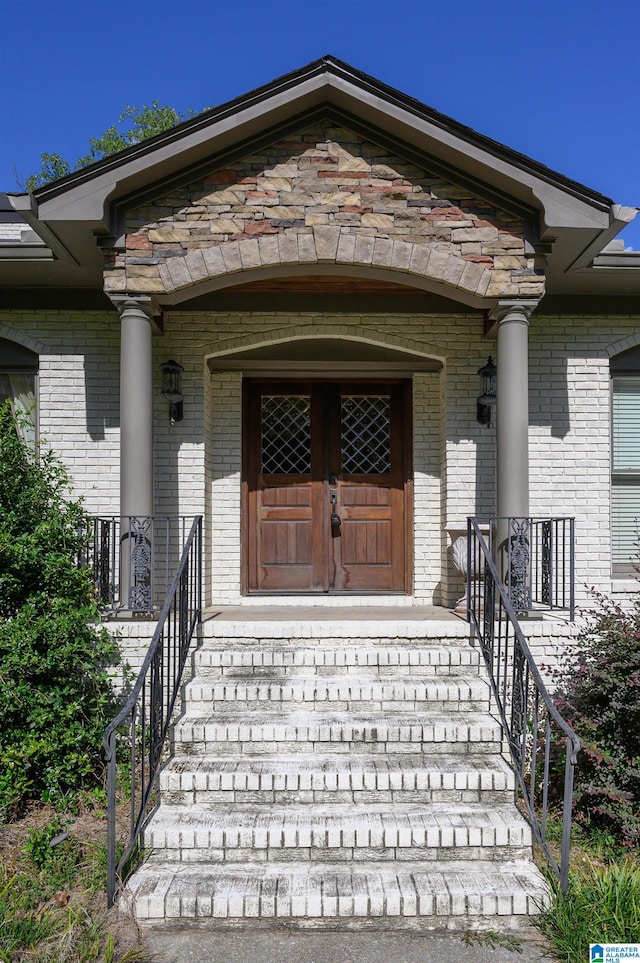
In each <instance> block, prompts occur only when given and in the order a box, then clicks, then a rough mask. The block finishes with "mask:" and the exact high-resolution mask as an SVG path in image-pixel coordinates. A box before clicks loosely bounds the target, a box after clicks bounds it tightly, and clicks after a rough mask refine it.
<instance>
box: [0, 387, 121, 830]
mask: <svg viewBox="0 0 640 963" xmlns="http://www.w3.org/2000/svg"><path fill="white" fill-rule="evenodd" d="M67 488H68V483H67V478H66V475H65V472H64V470H63V468H62V467H61V466H60V464H59V463H58V462H57V461H56V460H55V458H54V457H53V456H52V455H51V453H42V454H41V456H40V457H39V458H36V457H35V456H34V455H33V454H32V453H31V452H30V451H29V449H28V448H27V447H26V445H25V444H24V442H23V441H22V440H21V439H20V438H19V436H18V433H17V431H16V427H15V422H14V420H13V417H12V414H11V410H10V408H9V406H8V404H7V405H5V406H4V407H3V408H2V409H1V410H0V817H2V816H5V817H6V816H8V815H11V814H13V813H15V812H16V811H17V810H19V809H20V807H21V806H22V805H23V804H24V803H25V802H26V801H27V800H29V799H44V800H47V799H50V800H55V799H56V798H57V797H59V796H61V795H62V794H65V793H67V792H69V791H72V792H73V791H75V790H77V789H79V788H80V787H81V786H82V785H83V784H84V783H85V782H87V781H92V780H95V777H96V775H98V774H99V773H100V772H101V769H102V762H101V755H102V747H101V741H102V732H103V730H104V728H105V726H106V724H107V722H108V721H109V719H110V718H111V717H112V715H113V698H112V687H111V682H110V679H109V675H108V669H107V667H108V666H109V665H113V664H116V663H117V662H118V661H119V653H118V649H117V646H116V644H115V643H114V642H113V640H112V639H111V638H110V637H109V635H108V633H107V632H106V631H105V630H104V628H101V627H100V626H99V613H98V607H97V604H96V602H95V599H94V595H93V585H92V581H91V577H90V573H89V572H88V571H87V570H86V569H83V568H80V567H79V566H78V565H77V562H76V559H77V557H78V553H79V551H80V549H81V547H82V543H83V536H82V529H83V526H82V520H83V514H82V508H81V505H80V504H79V503H78V502H75V501H70V500H67V498H66V497H65V496H66V492H67Z"/></svg>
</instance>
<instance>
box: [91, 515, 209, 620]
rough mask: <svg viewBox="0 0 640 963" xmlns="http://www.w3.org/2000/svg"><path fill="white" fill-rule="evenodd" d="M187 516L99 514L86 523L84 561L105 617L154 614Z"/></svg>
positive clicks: (188, 522)
mask: <svg viewBox="0 0 640 963" xmlns="http://www.w3.org/2000/svg"><path fill="white" fill-rule="evenodd" d="M191 521H192V517H191V516H189V517H188V516H181V515H125V516H115V515H100V516H95V517H89V518H88V519H87V521H86V525H87V531H86V538H85V544H86V549H85V556H84V557H83V559H82V563H83V564H85V565H89V566H90V568H91V569H92V571H93V580H94V585H95V590H96V596H97V598H98V600H99V602H100V604H101V605H102V607H103V611H104V612H106V613H107V614H109V613H110V614H112V615H113V614H115V613H117V612H118V611H122V610H126V611H129V612H135V613H138V614H142V613H152V612H154V611H155V612H157V611H158V610H159V609H160V607H161V605H162V603H163V601H164V599H165V597H166V595H167V591H168V589H169V586H170V583H171V577H172V574H173V572H174V571H175V568H176V565H177V563H178V559H179V558H180V555H181V553H182V549H183V548H184V545H185V541H186V538H187V534H188V532H189V527H190V525H191Z"/></svg>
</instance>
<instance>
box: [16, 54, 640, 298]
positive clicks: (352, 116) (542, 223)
mask: <svg viewBox="0 0 640 963" xmlns="http://www.w3.org/2000/svg"><path fill="white" fill-rule="evenodd" d="M325 115H327V116H331V117H332V118H334V119H337V120H339V121H341V122H342V123H343V124H344V125H345V126H350V127H351V128H352V129H355V130H358V131H359V132H362V133H364V134H365V135H367V136H370V137H371V138H372V139H375V140H376V141H378V142H383V143H387V144H389V145H390V146H393V147H394V148H395V149H396V150H397V151H398V152H399V153H400V154H401V155H404V156H406V157H407V158H408V159H412V160H415V161H416V162H418V163H420V162H422V163H423V164H428V166H429V167H430V168H432V169H436V170H438V169H440V170H442V171H443V172H447V173H448V174H449V176H450V177H452V178H456V179H457V181H458V182H461V183H467V184H469V185H471V186H475V188H476V189H477V190H479V191H482V192H484V193H485V194H489V195H491V196H494V197H497V198H499V199H503V201H504V203H505V205H510V206H511V207H512V208H519V209H521V210H523V211H526V212H528V213H529V216H530V217H531V216H533V218H534V220H535V221H536V222H537V240H538V243H539V245H540V247H539V249H540V250H543V249H544V247H545V245H547V246H548V248H549V250H550V251H551V256H550V260H549V272H548V276H549V280H550V281H551V283H552V288H553V286H554V285H555V286H556V287H557V288H558V291H559V292H561V291H564V290H569V289H572V290H573V288H575V287H576V285H577V288H578V289H580V288H581V287H582V288H583V289H584V290H589V285H588V284H587V286H586V287H584V284H582V285H581V283H580V280H579V278H578V277H577V276H576V272H580V270H581V269H584V268H585V267H587V266H588V265H590V263H591V262H592V260H593V258H594V256H596V255H597V254H599V252H600V251H601V250H602V249H603V247H604V246H605V245H606V244H607V243H608V242H609V241H610V240H611V239H612V238H613V237H614V236H615V235H616V234H617V233H618V232H619V231H620V230H621V229H622V227H624V226H625V225H626V223H628V222H629V221H630V220H631V219H632V218H633V217H634V216H635V213H636V209H635V208H623V207H620V206H619V205H616V204H614V203H613V201H612V200H611V199H609V198H607V197H605V196H603V195H602V194H600V193H598V192H596V191H593V190H591V189H589V188H587V187H585V186H584V185H581V184H578V183H577V182H575V181H573V180H571V179H569V178H566V177H563V176H562V175H560V174H558V173H556V172H554V171H552V170H550V169H549V168H548V167H545V166H544V165H543V164H540V163H538V162H537V161H534V160H532V159H531V158H528V157H526V156H525V155H523V154H520V153H518V152H516V151H513V150H511V149H509V148H508V147H505V146H504V145H502V144H499V143H497V142H496V141H494V140H492V139H490V138H488V137H485V136H483V135H481V134H479V133H477V132H476V131H474V130H472V129H471V128H469V127H467V126H465V125H463V124H460V123H458V122H457V121H455V120H453V119H451V118H450V117H447V116H445V115H444V114H441V113H439V112H438V111H436V110H433V109H432V108H430V107H427V106H425V105H423V104H421V103H420V102H419V101H417V100H415V99H414V98H412V97H409V96H407V95H406V94H403V93H401V92H400V91H398V90H395V89H394V88H392V87H389V86H387V85H386V84H383V83H381V82H380V81H378V80H376V79H375V78H373V77H370V76H369V75H367V74H364V73H362V72H360V71H358V70H355V69H354V68H353V67H350V66H349V65H348V64H346V63H344V62H343V61H340V60H338V59H336V58H335V57H331V56H326V57H322V58H320V59H319V60H316V61H313V62H312V63H310V64H308V65H307V66H306V67H303V68H301V69H300V70H297V71H294V72H292V73H289V74H286V75H285V76H283V77H280V78H278V79H276V80H274V81H272V82H271V83H269V84H266V85H265V86H263V87H260V88H258V89H257V90H254V91H252V92H250V93H248V94H245V95H243V96H242V97H238V98H236V99H234V100H232V101H229V102H228V103H226V104H223V105H221V106H219V107H215V108H213V109H211V110H208V111H205V112H204V113H202V114H200V115H198V116H196V117H194V118H192V119H190V120H187V121H185V122H184V123H182V124H179V125H178V126H177V127H175V128H173V129H171V130H169V131H166V132H164V133H162V134H158V135H157V136H155V137H153V138H151V139H149V140H147V141H143V142H141V143H139V144H136V145H134V146H132V147H129V148H127V149H126V150H124V151H121V152H120V153H118V154H115V155H112V156H110V157H107V158H104V159H103V160H100V161H98V162H97V163H95V164H92V165H90V166H88V167H86V168H83V169H82V170H79V171H75V172H73V173H71V174H69V175H67V176H66V177H63V178H60V179H59V180H57V181H54V182H52V183H50V184H47V185H45V186H43V187H41V188H39V189H38V190H36V191H35V192H34V193H33V194H31V195H28V194H24V195H12V196H11V198H10V199H11V202H12V205H13V207H14V208H15V210H17V211H19V212H20V214H21V215H22V216H23V217H24V219H25V221H26V222H27V223H28V224H29V225H30V226H31V227H32V229H33V230H34V231H35V232H36V233H37V234H38V236H39V237H40V238H41V239H42V241H43V242H44V244H45V245H47V248H48V249H49V251H50V252H51V258H52V259H54V261H53V263H50V264H49V265H45V264H43V263H42V260H40V264H39V266H38V270H37V277H35V276H33V272H32V271H21V270H18V271H17V273H16V274H14V278H15V282H14V283H18V284H20V283H26V281H27V280H28V278H27V275H32V277H31V279H30V280H29V283H32V284H33V283H36V284H37V283H44V284H60V285H62V286H65V285H72V286H83V285H84V286H87V285H88V286H93V285H99V284H100V283H101V263H102V261H101V255H100V251H99V248H98V245H97V241H96V235H97V236H101V235H102V236H103V237H105V238H109V237H113V236H114V235H115V236H116V237H117V232H118V225H117V218H116V217H115V216H114V212H115V211H117V208H118V207H119V206H121V205H122V204H123V203H125V202H127V201H132V200H133V199H135V198H136V197H137V196H143V195H147V196H148V195H149V194H150V193H151V192H153V191H154V190H155V189H160V188H161V187H162V186H163V185H166V184H170V183H171V182H175V181H176V180H179V179H180V178H181V177H182V178H183V179H184V177H185V175H186V174H187V172H191V171H194V170H197V169H198V168H202V167H203V166H204V165H211V164H212V162H215V161H216V159H218V158H219V159H224V158H228V157H229V156H239V154H240V153H241V152H242V151H243V150H244V151H245V152H246V151H247V150H248V149H251V146H252V145H256V144H259V143H260V142H261V141H262V142H267V141H269V140H270V139H271V140H273V139H274V138H275V137H277V136H278V135H279V134H281V133H282V132H284V131H286V130H292V129H293V128H294V127H295V126H296V125H298V126H300V125H301V124H303V123H306V122H308V121H309V119H310V118H313V117H316V118H319V117H320V116H325ZM0 246H1V241H0ZM0 253H1V252H0ZM25 253H26V252H25ZM39 253H41V252H39ZM13 263H14V267H16V264H15V261H14V262H13ZM1 266H2V261H0V267H1ZM47 268H49V269H48V270H47ZM567 272H571V274H572V275H573V278H572V281H571V283H569V284H568V283H567ZM604 273H605V271H604V270H602V269H601V270H600V272H599V278H600V280H599V281H598V287H599V288H602V285H603V280H602V279H603V275H604ZM634 274H635V272H634ZM21 276H22V279H21ZM583 281H584V279H583ZM589 283H591V282H589Z"/></svg>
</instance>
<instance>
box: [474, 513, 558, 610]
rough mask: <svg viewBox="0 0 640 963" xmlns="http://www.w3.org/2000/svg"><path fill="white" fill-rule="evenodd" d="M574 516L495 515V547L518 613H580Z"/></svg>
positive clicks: (497, 559)
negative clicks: (576, 603)
mask: <svg viewBox="0 0 640 963" xmlns="http://www.w3.org/2000/svg"><path fill="white" fill-rule="evenodd" d="M574 535H575V520H574V519H573V518H515V517H504V518H493V519H492V520H491V547H492V550H493V551H492V554H493V557H494V559H495V561H496V566H497V569H498V572H499V573H500V574H501V576H502V579H503V581H504V584H505V586H506V589H507V591H508V593H509V598H510V600H511V604H512V605H513V607H514V609H515V611H516V612H518V613H519V612H543V611H555V610H564V611H566V612H568V614H569V619H570V620H571V621H573V619H574V616H575V591H574V586H575V553H574Z"/></svg>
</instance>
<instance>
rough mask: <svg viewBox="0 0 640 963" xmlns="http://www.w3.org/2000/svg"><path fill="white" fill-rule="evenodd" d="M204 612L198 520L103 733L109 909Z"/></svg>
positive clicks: (151, 804) (151, 800)
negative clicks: (137, 665)
mask: <svg viewBox="0 0 640 963" xmlns="http://www.w3.org/2000/svg"><path fill="white" fill-rule="evenodd" d="M201 609H202V518H201V517H200V516H198V517H197V518H195V519H194V520H193V524H192V526H191V530H190V532H189V534H188V537H187V539H186V544H185V546H184V550H183V552H182V556H181V558H180V561H179V564H178V565H177V571H176V574H175V577H174V579H173V582H172V584H171V586H170V589H169V592H168V594H167V598H166V600H165V603H164V605H163V607H162V612H161V613H160V618H159V619H158V623H157V625H156V629H155V632H154V635H153V639H152V640H151V644H150V646H149V650H148V652H147V655H146V657H145V660H144V662H143V664H142V668H141V670H140V673H139V675H138V678H137V679H136V682H135V684H134V686H133V688H132V690H131V694H130V695H129V697H128V699H127V701H126V703H125V704H124V706H123V707H122V709H121V710H120V712H119V713H118V715H117V716H116V718H115V719H114V720H113V722H112V723H111V724H110V725H109V726H108V727H107V729H106V731H105V734H104V740H103V742H104V750H105V760H106V763H107V891H108V900H109V905H110V906H111V905H113V901H114V899H115V894H116V889H117V885H118V881H119V880H120V879H122V878H124V877H125V876H126V871H127V868H128V866H129V864H130V863H131V860H132V857H133V856H134V854H135V852H136V851H137V848H138V846H139V840H140V835H141V833H142V832H143V830H144V827H145V826H146V824H147V822H148V820H149V817H150V816H151V814H152V812H153V811H154V809H155V808H156V805H157V775H158V770H159V768H160V765H161V762H162V759H163V754H164V747H165V741H166V737H167V732H168V728H169V723H170V721H171V715H172V713H173V709H174V706H175V702H176V699H177V696H178V691H179V688H180V680H181V678H182V673H183V670H184V666H185V662H186V659H187V655H188V653H189V648H190V646H191V641H192V639H193V635H194V633H195V630H196V627H197V625H198V623H199V621H200V618H201ZM123 752H126V753H127V755H128V760H129V764H128V768H129V776H130V781H131V807H130V821H129V838H128V841H127V842H126V843H125V844H124V847H123V851H122V853H121V854H120V856H119V857H118V855H117V852H116V781H117V776H118V759H119V758H120V760H121V759H122V754H123Z"/></svg>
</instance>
